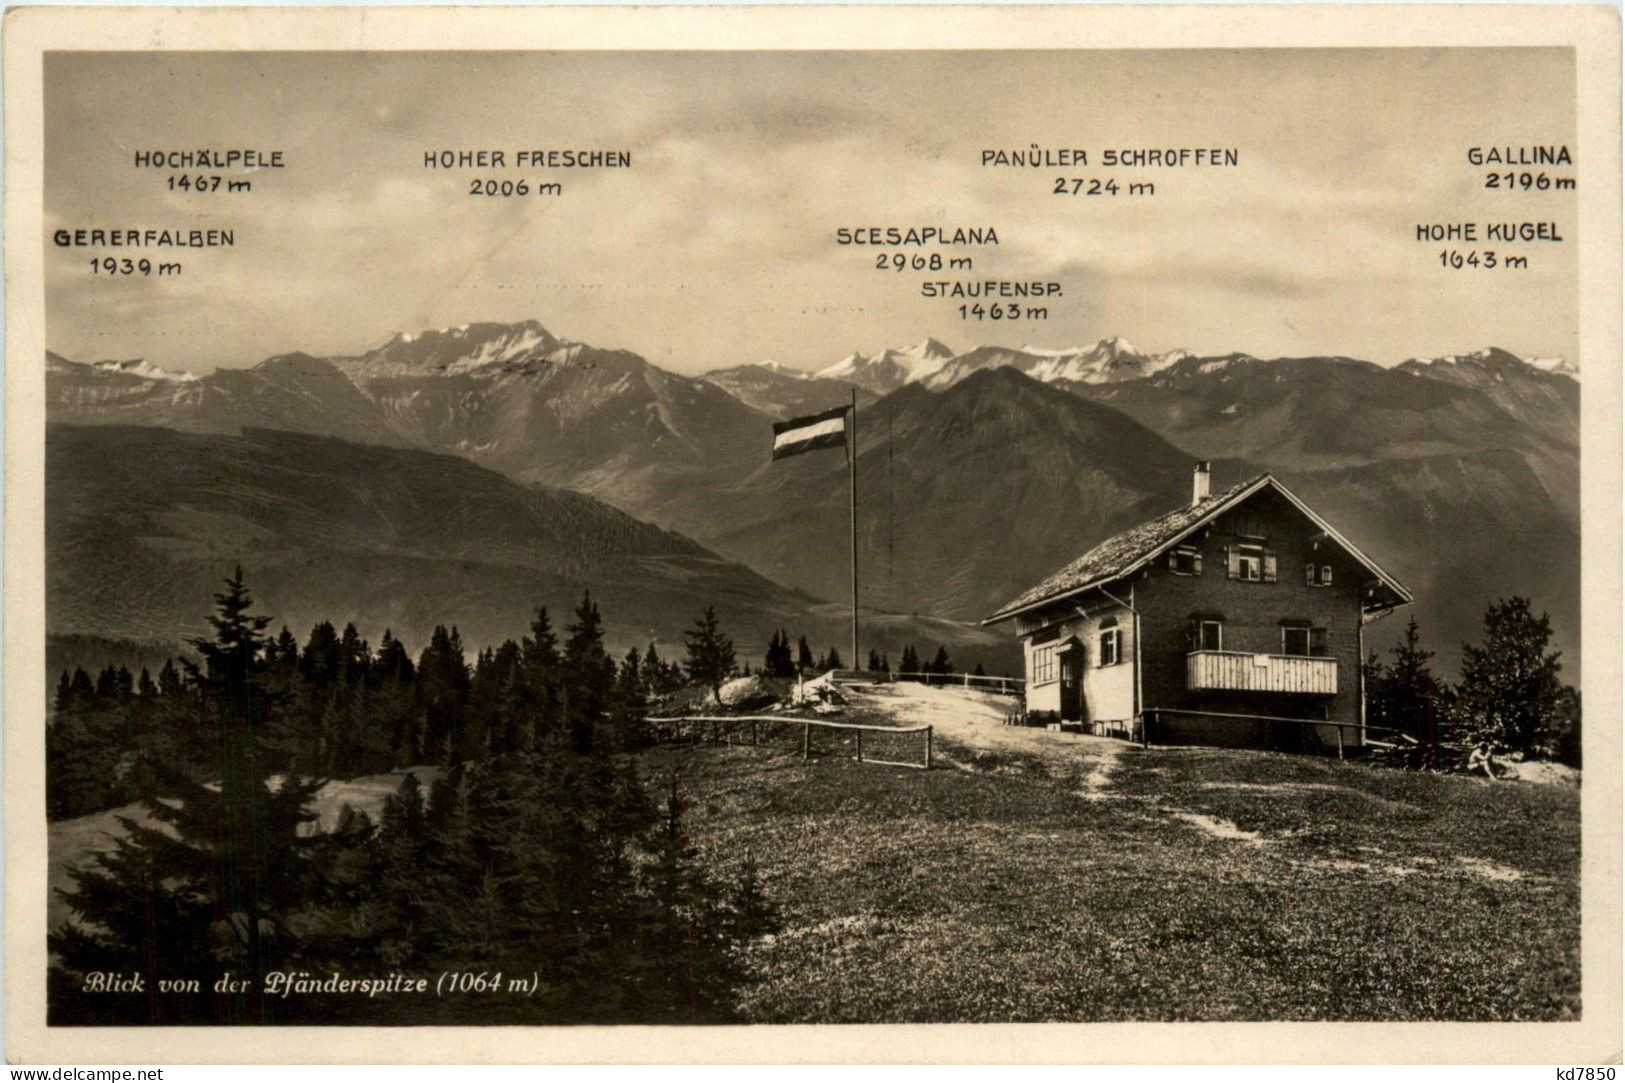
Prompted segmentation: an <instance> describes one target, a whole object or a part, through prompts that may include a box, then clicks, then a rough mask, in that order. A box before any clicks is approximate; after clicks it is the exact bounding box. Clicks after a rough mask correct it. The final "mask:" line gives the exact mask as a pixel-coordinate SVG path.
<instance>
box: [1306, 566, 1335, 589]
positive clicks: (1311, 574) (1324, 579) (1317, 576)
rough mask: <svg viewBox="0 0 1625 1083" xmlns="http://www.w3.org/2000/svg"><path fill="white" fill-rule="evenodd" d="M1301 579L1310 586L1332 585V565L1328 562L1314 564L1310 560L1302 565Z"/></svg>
mask: <svg viewBox="0 0 1625 1083" xmlns="http://www.w3.org/2000/svg"><path fill="white" fill-rule="evenodd" d="M1303 581H1304V583H1305V584H1307V585H1308V586H1311V587H1329V586H1331V585H1332V566H1331V565H1330V564H1316V563H1315V562H1314V561H1310V562H1309V563H1308V564H1305V565H1304V566H1303Z"/></svg>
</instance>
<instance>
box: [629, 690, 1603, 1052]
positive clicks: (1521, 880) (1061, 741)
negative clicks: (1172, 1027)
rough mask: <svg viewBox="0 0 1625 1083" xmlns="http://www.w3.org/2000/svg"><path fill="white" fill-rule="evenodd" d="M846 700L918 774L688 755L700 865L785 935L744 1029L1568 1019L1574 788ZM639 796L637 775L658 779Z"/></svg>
mask: <svg viewBox="0 0 1625 1083" xmlns="http://www.w3.org/2000/svg"><path fill="white" fill-rule="evenodd" d="M882 695H883V696H885V695H889V696H892V697H895V698H894V700H893V701H892V702H886V701H885V699H884V698H877V697H875V696H868V697H860V698H859V700H858V702H857V703H856V704H855V705H854V706H855V710H854V711H852V712H850V715H851V716H854V720H858V719H861V720H864V721H875V720H879V719H880V718H884V717H891V718H895V719H897V720H898V721H901V722H918V721H920V720H922V719H927V720H933V719H934V720H935V722H936V724H937V727H938V742H937V749H938V767H937V769H936V770H933V771H930V772H925V771H915V770H906V769H901V768H891V767H881V766H875V765H871V764H858V763H855V762H853V761H851V760H849V759H844V758H841V757H839V756H837V755H829V756H824V757H814V758H813V759H812V760H811V761H808V762H803V760H802V759H801V757H800V755H799V754H798V753H796V752H794V751H789V750H773V749H765V748H749V747H720V746H711V745H702V746H695V747H687V748H673V747H670V746H667V747H662V748H659V749H656V750H655V751H652V752H650V753H647V754H646V756H645V764H644V767H643V770H644V771H645V774H646V777H647V778H649V779H650V780H651V781H654V780H656V779H661V780H664V779H667V778H669V773H670V772H671V771H672V770H677V771H678V772H680V777H681V779H682V785H683V788H684V791H685V793H686V794H687V795H688V797H689V799H690V800H691V801H692V802H693V805H692V808H691V814H690V816H689V820H688V826H689V830H690V831H691V832H692V834H693V836H694V839H695V842H696V844H697V845H698V846H699V848H700V849H701V851H702V853H703V854H704V855H705V857H706V859H707V860H708V861H710V862H713V863H714V864H716V865H717V866H718V867H721V868H728V869H732V868H734V867H735V866H736V865H737V863H738V862H740V861H742V860H743V859H744V857H745V855H746V854H747V853H749V854H751V855H752V856H753V857H754V859H755V860H756V862H757V863H758V865H759V868H760V871H761V875H762V877H763V880H764V884H765V887H766V889H767V891H768V893H769V895H770V896H771V897H772V899H773V900H774V901H775V902H776V903H777V904H778V906H779V908H780V910H781V912H782V917H783V927H782V929H781V931H780V932H779V933H777V934H776V935H773V936H770V937H767V938H764V939H762V940H760V941H758V942H756V943H755V944H754V945H753V947H752V948H751V955H752V958H751V961H752V964H753V966H754V968H755V969H756V971H757V973H758V975H759V980H758V981H756V982H755V983H754V984H753V985H751V986H750V987H749V988H748V989H747V990H745V992H744V994H743V997H742V1001H741V1005H740V1007H741V1009H742V1011H743V1014H744V1015H745V1017H746V1018H747V1019H749V1020H752V1021H758V1022H927V1021H988V1022H994V1021H1039V1020H1329V1019H1335V1020H1417V1019H1447V1020H1552V1019H1572V1018H1577V1017H1578V1015H1579V1011H1580V1003H1579V991H1580V975H1579V952H1580V932H1579V862H1580V831H1579V792H1578V789H1577V788H1576V787H1574V786H1572V785H1541V784H1533V783H1519V782H1489V781H1486V780H1477V779H1471V778H1465V777H1457V776H1428V775H1422V774H1414V773H1407V772H1400V771H1394V770H1388V769H1383V768H1379V767H1373V766H1368V765H1365V764H1361V763H1357V762H1338V761H1336V760H1329V759H1317V758H1311V757H1303V756H1291V755H1285V754H1277V753H1268V752H1252V751H1233V750H1220V749H1196V748H1151V749H1148V750H1146V749H1140V748H1138V747H1136V746H1132V745H1127V744H1124V743H1122V742H1117V741H1111V740H1106V739H1100V738H1089V737H1079V736H1073V735H1063V734H1054V733H1047V732H1044V731H1033V730H1017V729H1012V728H1009V727H1001V726H998V725H997V721H996V719H997V715H998V712H999V706H998V704H997V702H996V697H992V696H977V695H976V694H966V693H964V692H960V691H958V690H948V689H935V690H925V689H913V690H909V691H905V692H902V693H899V692H895V691H894V692H890V693H884V694H882ZM662 784H663V783H662Z"/></svg>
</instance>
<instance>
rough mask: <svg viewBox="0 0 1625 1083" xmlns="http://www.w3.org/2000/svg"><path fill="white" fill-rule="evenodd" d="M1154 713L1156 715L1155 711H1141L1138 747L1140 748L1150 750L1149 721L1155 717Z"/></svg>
mask: <svg viewBox="0 0 1625 1083" xmlns="http://www.w3.org/2000/svg"><path fill="white" fill-rule="evenodd" d="M1156 713H1157V712H1156V711H1141V712H1140V747H1141V748H1150V747H1151V719H1152V718H1153V717H1155V716H1156Z"/></svg>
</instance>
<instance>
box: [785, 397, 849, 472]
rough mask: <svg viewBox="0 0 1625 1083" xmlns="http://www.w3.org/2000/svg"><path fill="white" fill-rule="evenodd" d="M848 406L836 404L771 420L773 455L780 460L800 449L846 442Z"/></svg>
mask: <svg viewBox="0 0 1625 1083" xmlns="http://www.w3.org/2000/svg"><path fill="white" fill-rule="evenodd" d="M851 409H852V408H851V407H850V406H837V407H836V408H835V409H833V410H825V411H824V412H823V413H821V414H811V415H809V416H807V417H796V418H791V419H790V420H789V421H776V422H774V423H773V457H774V458H775V459H783V458H785V457H786V456H789V455H800V454H801V453H802V452H803V451H817V450H818V449H819V448H825V447H843V446H845V444H846V418H847V414H848V412H849V411H850V410H851Z"/></svg>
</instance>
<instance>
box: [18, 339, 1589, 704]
mask: <svg viewBox="0 0 1625 1083" xmlns="http://www.w3.org/2000/svg"><path fill="white" fill-rule="evenodd" d="M48 362H49V364H48V373H47V391H48V397H49V403H50V417H51V419H52V420H54V421H64V422H72V423H74V424H78V425H106V424H118V425H130V424H134V425H147V426H161V427H165V428H170V429H175V430H180V431H183V432H190V433H206V434H222V435H226V434H230V435H235V434H238V433H240V432H242V431H243V430H244V429H245V428H251V427H263V428H268V429H278V430H283V431H286V432H291V433H305V434H311V435H322V436H335V437H342V438H343V439H345V440H347V441H352V442H355V443H358V444H366V445H374V446H382V447H392V448H396V449H408V448H410V449H417V450H419V451H433V452H439V453H444V454H450V455H456V456H460V457H463V458H466V459H470V460H473V461H474V462H476V463H479V464H480V465H482V466H484V467H487V468H489V469H490V470H492V471H495V472H497V473H500V474H503V475H505V476H506V477H508V478H511V479H514V480H515V481H518V482H521V483H524V484H527V485H531V486H542V487H550V488H552V489H561V488H562V489H569V490H574V491H577V492H580V493H585V494H588V495H590V496H593V497H595V498H597V499H598V500H601V501H604V502H607V503H608V504H610V505H613V506H614V507H615V508H618V509H620V510H621V511H623V512H625V513H627V514H629V515H631V516H634V517H636V518H637V519H639V520H643V521H646V522H648V523H652V524H656V525H658V526H660V527H663V528H667V529H669V530H675V531H679V532H681V534H682V535H684V536H685V539H693V541H694V542H695V543H698V544H699V545H701V546H704V547H706V548H708V549H709V550H713V551H714V552H715V553H716V554H719V555H720V556H721V557H724V558H728V559H731V560H735V561H738V562H740V563H742V564H744V565H746V566H748V567H749V568H750V569H753V570H754V571H755V572H757V573H759V574H761V575H762V576H765V578H766V579H767V580H769V581H771V582H773V583H777V584H782V585H783V586H784V587H787V588H790V589H791V590H792V591H794V590H800V591H805V592H807V593H808V594H810V595H812V596H814V597H815V598H820V599H841V598H844V597H845V592H846V589H847V588H846V576H847V570H846V567H847V559H848V558H847V557H846V555H845V554H846V546H847V544H848V541H847V538H846V529H847V527H846V488H845V486H846V471H845V466H844V461H843V459H842V457H841V456H839V455H835V454H829V455H812V456H804V457H798V458H795V459H790V460H786V461H784V462H780V463H769V461H768V454H767V452H768V445H769V441H770V439H771V437H770V427H769V422H770V421H772V420H778V419H781V418H783V417H786V416H794V415H797V414H801V413H808V412H813V411H815V410H818V409H823V408H826V407H829V406H834V405H839V404H842V403H845V402H848V401H850V400H851V397H852V395H853V394H854V390H856V393H857V396H858V404H859V421H858V431H859V479H860V490H861V491H860V517H859V535H860V537H859V542H860V557H861V567H862V568H863V569H864V570H865V575H864V578H865V583H864V600H865V604H866V605H873V606H875V607H876V608H884V609H887V610H893V611H896V612H898V613H903V614H918V615H919V616H920V618H921V619H926V618H931V619H941V620H948V621H970V620H975V619H977V618H979V617H981V616H983V615H985V614H986V613H987V612H989V611H991V609H992V608H994V607H995V606H997V605H998V604H999V603H1001V602H1003V601H1006V600H1007V599H1008V598H1009V597H1010V596H1012V595H1013V594H1014V593H1017V592H1019V590H1020V589H1021V588H1023V587H1025V586H1027V585H1029V584H1030V583H1031V582H1032V581H1034V580H1036V579H1038V578H1040V577H1041V576H1043V575H1045V574H1047V573H1048V572H1049V571H1051V570H1053V569H1054V568H1055V567H1056V566H1058V565H1060V564H1062V563H1065V562H1066V561H1067V560H1069V559H1071V558H1072V557H1074V556H1076V555H1077V554H1078V553H1080V552H1082V551H1083V550H1084V549H1086V548H1088V547H1089V546H1090V545H1092V544H1093V543H1094V542H1096V541H1098V540H1100V539H1102V538H1103V537H1105V536H1108V535H1109V534H1110V533H1112V532H1114V531H1116V530H1118V529H1121V528H1122V527H1124V526H1127V525H1131V524H1132V523H1134V522H1136V521H1138V520H1140V519H1142V518H1145V517H1148V516H1150V515H1153V514H1156V513H1158V512H1160V511H1162V510H1166V509H1167V508H1169V507H1172V506H1176V505H1177V504H1179V503H1181V502H1183V500H1184V499H1185V497H1186V493H1187V487H1188V483H1189V466H1190V460H1191V459H1192V458H1193V457H1203V458H1208V459H1212V460H1215V470H1216V475H1217V477H1216V481H1215V484H1218V483H1220V481H1221V480H1222V479H1223V477H1224V476H1226V475H1227V474H1233V475H1236V476H1239V475H1240V474H1241V473H1242V472H1245V471H1253V470H1259V469H1269V470H1272V471H1274V472H1276V473H1277V474H1279V475H1280V476H1282V477H1283V479H1284V480H1286V481H1287V482H1288V484H1290V485H1292V486H1293V487H1294V488H1295V490H1297V491H1298V492H1300V493H1301V495H1303V496H1304V497H1305V498H1306V499H1308V500H1310V501H1311V503H1314V504H1315V505H1316V506H1317V508H1319V509H1320V510H1321V511H1323V512H1324V513H1325V514H1327V515H1328V516H1329V517H1330V518H1331V519H1332V521H1334V522H1337V523H1339V525H1340V527H1342V528H1343V529H1345V532H1346V533H1348V534H1350V535H1351V536H1353V537H1354V538H1355V539H1356V540H1357V541H1359V542H1361V544H1362V545H1363V546H1365V547H1366V548H1367V549H1368V550H1369V551H1371V552H1372V553H1373V555H1375V556H1377V558H1378V559H1379V560H1382V561H1383V562H1384V563H1385V564H1387V565H1389V566H1390V568H1391V570H1392V571H1394V572H1395V573H1396V574H1398V575H1399V576H1400V577H1401V578H1402V579H1404V580H1405V581H1406V582H1407V583H1409V585H1411V586H1412V587H1413V589H1415V591H1416V593H1417V595H1418V599H1419V606H1418V616H1419V619H1420V620H1421V622H1422V624H1423V628H1424V632H1425V634H1426V635H1427V637H1428V639H1429V641H1430V642H1431V643H1432V644H1434V645H1436V646H1437V647H1438V648H1439V649H1440V650H1441V654H1442V655H1443V656H1444V657H1443V658H1442V659H1441V660H1442V661H1446V662H1448V663H1449V664H1451V665H1453V660H1452V659H1453V655H1454V652H1455V648H1456V646H1457V644H1458V642H1459V641H1460V640H1462V639H1476V638H1477V635H1478V627H1477V624H1478V620H1479V617H1480V616H1481V614H1482V611H1483V607H1484V605H1485V604H1486V603H1487V602H1488V601H1490V600H1493V598H1494V597H1496V596H1498V595H1501V594H1511V593H1525V594H1528V595H1530V596H1531V597H1532V598H1533V599H1534V601H1535V604H1536V606H1537V608H1546V609H1549V610H1550V611H1551V612H1552V616H1553V618H1554V626H1555V628H1556V629H1557V638H1558V642H1559V645H1560V646H1566V647H1569V648H1572V647H1573V645H1574V644H1575V643H1576V642H1577V636H1578V605H1579V603H1578V571H1577V569H1578V530H1579V494H1578V479H1579V469H1578V461H1579V446H1578V429H1579V425H1578V408H1579V385H1578V383H1577V381H1576V380H1575V379H1574V378H1573V376H1572V375H1571V374H1570V373H1568V372H1565V371H1563V370H1564V369H1565V368H1567V367H1568V366H1566V365H1563V364H1559V363H1556V362H1553V361H1551V360H1540V361H1537V362H1526V361H1523V360H1521V359H1519V358H1517V357H1516V356H1514V355H1512V354H1510V353H1506V352H1505V351H1501V350H1496V349H1485V350H1480V351H1477V352H1475V353H1469V354H1462V355H1459V356H1455V357H1450V358H1435V359H1431V360H1421V359H1418V360H1414V361H1409V362H1406V363H1404V364H1401V365H1398V366H1394V367H1388V368H1385V367H1382V366H1379V365H1376V364H1372V363H1370V362H1366V361H1361V360H1357V359H1353V358H1346V357H1304V358H1282V359H1274V360H1263V359H1260V358H1256V357H1252V356H1249V355H1246V354H1239V353H1238V354H1227V355H1219V356H1195V355H1191V354H1188V353H1186V352H1184V351H1172V352H1169V353H1163V354H1146V353H1141V352H1139V351H1137V350H1136V349H1135V348H1134V347H1133V346H1131V345H1130V344H1129V343H1127V342H1125V341H1123V340H1122V339H1107V340H1103V341H1102V342H1099V343H1096V344H1094V345H1092V346H1087V347H1079V348H1076V349H1065V350H1050V349H1037V348H1033V347H1026V348H1022V349H1008V348H1004V347H980V348H977V349H972V350H970V351H967V352H965V353H956V352H955V351H954V350H953V349H951V348H950V347H948V346H946V345H944V344H943V343H942V342H940V341H938V340H936V339H929V338H928V339H925V340H924V341H922V342H920V343H919V344H917V345H916V346H913V347H908V348H906V349H893V350H882V351H879V352H877V353H874V354H862V353H853V354H849V355H848V356H846V357H844V358H842V359H841V360H840V361H838V362H836V363H835V364H834V365H831V366H830V367H828V368H826V369H824V370H822V371H820V372H817V373H807V372H803V371H800V370H796V369H792V368H789V367H787V366H783V365H778V364H773V363H757V364H747V365H731V366H723V367H719V368H717V369H715V370H713V371H711V372H709V373H707V374H705V375H704V376H684V375H680V374H676V373H671V372H668V371H666V370H664V369H661V368H659V367H657V366H655V365H653V364H650V363H649V362H647V361H646V360H644V359H643V358H641V357H639V356H637V355H635V354H632V353H629V352H626V351H621V350H606V349H600V348H597V347H592V346H588V345H585V344H582V343H576V342H571V341H568V340H565V339H561V338H558V337H556V336H555V335H553V334H552V333H551V332H549V331H547V330H546V329H545V328H543V327H542V326H541V325H540V324H538V323H535V322H534V321H530V322H526V323H521V324H513V325H504V324H473V325H469V326H466V327H460V328H450V329H446V330H441V331H430V332H424V333H420V334H413V335H406V334H402V335H397V336H396V337H395V338H393V339H391V340H390V341H389V342H387V343H385V344H383V345H382V346H380V347H378V348H377V349H374V350H371V351H368V352H366V353H364V354H359V355H355V356H335V357H327V358H315V357H309V356H306V355H302V354H291V355H284V356H279V357H275V358H271V359H268V360H267V361H265V362H262V363H261V364H259V365H257V366H255V367H253V368H251V369H237V370H226V369H222V370H217V371H215V372H213V373H209V374H207V375H203V376H199V377H196V378H194V379H169V378H166V376H165V375H164V374H163V373H162V370H160V369H157V368H156V366H153V365H151V363H150V362H146V361H141V362H120V363H117V364H114V365H94V364H77V363H75V362H72V361H68V360H66V359H63V358H60V357H56V356H55V355H51V356H50V357H48ZM1384 623H1385V624H1397V623H1398V622H1394V621H1389V622H1384ZM836 641H837V642H839V641H840V640H836ZM1571 662H1572V663H1575V664H1577V659H1575V658H1572V657H1571ZM1570 672H1571V675H1572V669H1571V671H1570Z"/></svg>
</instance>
